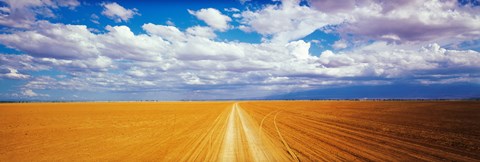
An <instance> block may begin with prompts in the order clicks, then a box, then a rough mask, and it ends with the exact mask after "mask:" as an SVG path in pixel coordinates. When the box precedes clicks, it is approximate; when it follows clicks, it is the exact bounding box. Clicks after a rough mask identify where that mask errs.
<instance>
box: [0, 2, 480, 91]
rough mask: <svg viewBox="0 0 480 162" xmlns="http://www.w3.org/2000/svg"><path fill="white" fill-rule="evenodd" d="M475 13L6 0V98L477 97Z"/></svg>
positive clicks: (440, 7)
mask: <svg viewBox="0 0 480 162" xmlns="http://www.w3.org/2000/svg"><path fill="white" fill-rule="evenodd" d="M479 15H480V6H479V2H478V1H476V0H459V1H430V0H428V1H427V0H408V1H380V0H345V1H341V2H340V1H336V0H281V1H268V0H264V1H253V0H251V1H250V0H231V1H227V0H224V1H206V0H201V1H195V2H191V1H183V0H182V1H166V0H163V1H140V2H137V1H127V0H121V1H95V2H93V1H82V0H0V85H1V86H0V100H203V99H245V98H272V97H273V98H275V97H278V96H284V97H285V99H286V98H303V99H305V98H382V97H383V96H387V97H388V98H472V97H480V96H479V93H475V91H480V89H479V87H480V86H479V85H480V53H479V51H480V39H479V38H480V16H479ZM415 89H417V91H415ZM449 89H452V90H449ZM410 90H411V91H412V94H409V93H408V92H409V91H410ZM418 90H420V91H421V92H420V91H418ZM375 92H378V93H375ZM387 92H391V93H389V94H386V93H387ZM296 95H302V97H298V96H297V97H295V96H296Z"/></svg>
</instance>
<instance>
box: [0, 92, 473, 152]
mask: <svg viewBox="0 0 480 162" xmlns="http://www.w3.org/2000/svg"><path fill="white" fill-rule="evenodd" d="M0 119H1V120H0V161H119V160H121V161H125V160H127V161H131V160H136V161H138V160H142V161H354V160H359V161H422V160H424V161H443V160H448V161H480V103H479V102H459V101H456V102H454V101H448V102H447V101H442V102H431V101H428V102H373V101H362V102H353V101H319V102H314V101H288V102H287V101H270V102H266V101H251V102H238V103H235V102H163V103H144V102H142V103H134V102H132V103H29V104H0Z"/></svg>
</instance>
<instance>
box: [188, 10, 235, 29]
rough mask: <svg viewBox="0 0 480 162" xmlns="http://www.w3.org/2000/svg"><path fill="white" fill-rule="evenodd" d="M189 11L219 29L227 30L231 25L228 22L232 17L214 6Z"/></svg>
mask: <svg viewBox="0 0 480 162" xmlns="http://www.w3.org/2000/svg"><path fill="white" fill-rule="evenodd" d="M188 13H190V14H192V15H194V16H195V17H197V18H198V19H200V20H202V21H204V22H205V23H207V25H208V26H211V27H212V28H214V29H216V30H219V31H226V30H227V29H229V28H230V25H229V24H228V23H229V22H230V21H232V19H231V18H230V17H228V16H226V15H223V14H222V13H221V12H220V11H218V10H217V9H214V8H207V9H200V10H198V11H192V10H188Z"/></svg>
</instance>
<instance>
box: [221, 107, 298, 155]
mask: <svg viewBox="0 0 480 162" xmlns="http://www.w3.org/2000/svg"><path fill="white" fill-rule="evenodd" d="M219 156H220V158H219V159H220V161H290V159H289V157H288V155H287V154H285V152H284V151H283V150H282V149H281V148H278V146H276V145H275V144H273V143H272V141H271V140H270V139H269V138H268V137H266V136H265V135H264V134H263V132H262V131H260V130H259V126H258V125H257V124H255V123H254V122H253V121H252V119H251V117H250V116H249V115H248V114H246V113H245V112H244V110H242V109H241V107H240V106H238V103H235V104H233V106H232V110H231V111H230V114H229V116H228V122H227V127H226V129H225V137H224V140H223V145H222V149H221V152H220V154H219Z"/></svg>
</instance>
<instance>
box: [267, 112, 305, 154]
mask: <svg viewBox="0 0 480 162" xmlns="http://www.w3.org/2000/svg"><path fill="white" fill-rule="evenodd" d="M278 113H280V111H278V112H277V113H276V114H275V117H273V124H274V125H275V129H276V130H277V133H278V136H279V137H280V140H281V141H282V143H283V145H284V146H285V148H286V149H287V151H288V153H289V154H290V156H292V158H293V160H294V161H299V160H298V157H297V155H295V153H294V152H293V151H292V149H290V146H288V144H287V141H285V139H283V136H282V134H281V133H280V130H279V129H278V126H277V115H278Z"/></svg>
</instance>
